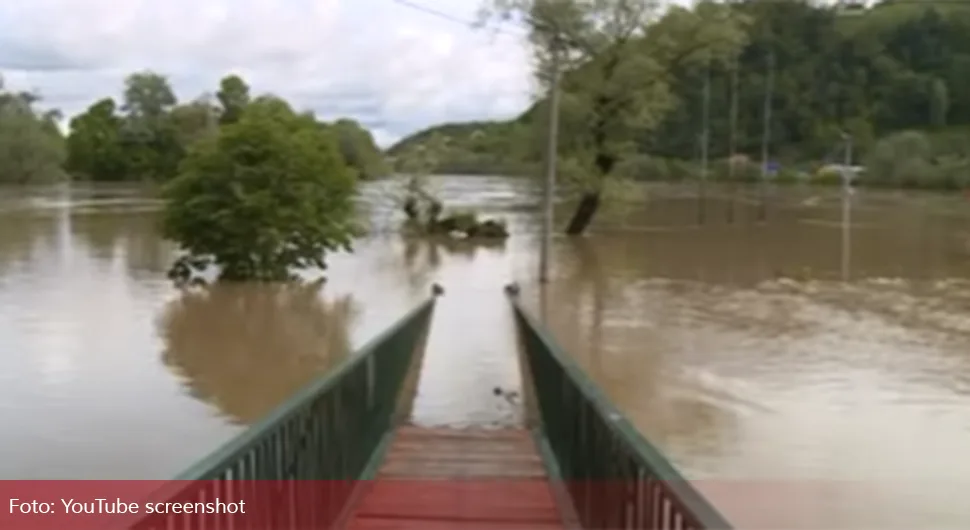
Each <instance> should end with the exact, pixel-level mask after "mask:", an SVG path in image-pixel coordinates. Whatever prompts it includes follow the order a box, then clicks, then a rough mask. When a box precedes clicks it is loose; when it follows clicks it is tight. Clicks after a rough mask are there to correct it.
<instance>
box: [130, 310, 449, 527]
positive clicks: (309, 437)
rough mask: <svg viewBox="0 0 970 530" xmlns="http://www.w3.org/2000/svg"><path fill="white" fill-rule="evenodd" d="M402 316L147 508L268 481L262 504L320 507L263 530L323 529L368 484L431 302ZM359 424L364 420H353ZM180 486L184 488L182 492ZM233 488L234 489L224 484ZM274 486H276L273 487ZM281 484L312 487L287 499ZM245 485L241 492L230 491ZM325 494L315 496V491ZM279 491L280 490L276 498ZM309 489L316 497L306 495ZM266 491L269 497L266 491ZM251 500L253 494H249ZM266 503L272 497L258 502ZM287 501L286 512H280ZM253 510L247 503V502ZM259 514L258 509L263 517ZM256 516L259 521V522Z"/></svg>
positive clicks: (184, 521) (160, 520)
mask: <svg viewBox="0 0 970 530" xmlns="http://www.w3.org/2000/svg"><path fill="white" fill-rule="evenodd" d="M438 294H440V293H439V292H438V291H435V296H433V297H432V298H430V299H429V300H427V301H425V302H423V303H422V304H421V305H419V306H418V307H417V308H415V309H413V310H411V311H409V312H408V313H407V314H406V315H405V316H404V317H402V318H401V319H399V320H398V321H396V322H395V323H394V324H393V325H392V326H391V327H389V328H388V329H386V330H385V331H383V332H382V333H380V334H379V335H378V336H377V337H375V338H373V339H371V340H370V341H368V342H367V343H366V344H365V345H364V346H363V347H361V348H360V349H358V350H357V351H356V352H355V353H352V354H351V356H350V358H348V359H347V360H345V361H344V362H343V363H342V364H341V365H340V366H339V367H337V368H336V369H334V370H333V371H331V372H329V373H328V374H326V375H325V376H323V377H321V378H319V379H317V380H316V381H313V382H311V383H310V384H308V385H306V386H305V387H303V388H302V389H300V390H298V391H297V392H296V393H295V394H294V395H293V396H291V397H290V398H289V399H287V400H286V401H285V402H283V403H282V404H281V405H279V406H278V407H276V408H275V409H274V410H273V411H272V412H271V413H270V414H268V415H267V416H266V417H264V418H263V419H262V420H260V421H258V422H256V423H254V424H253V425H251V426H250V427H248V428H247V429H246V430H244V431H243V432H241V433H239V434H238V435H237V436H235V437H234V438H233V439H231V440H229V441H228V442H226V443H225V444H223V445H222V446H220V447H219V448H217V449H216V450H215V451H213V452H212V453H210V454H209V455H208V456H206V457H204V458H202V459H201V460H200V461H198V462H197V463H196V464H194V465H192V466H191V467H190V468H188V469H187V470H186V471H184V472H183V473H180V474H179V475H178V476H176V477H175V479H174V480H173V481H172V482H171V483H170V484H169V485H167V486H165V487H163V488H162V490H161V491H156V492H155V493H154V494H153V495H152V499H153V500H155V501H167V500H174V499H177V500H179V501H180V502H184V501H193V500H199V499H204V498H209V499H210V500H211V498H213V496H215V497H220V498H222V499H228V498H231V497H232V495H235V494H245V493H246V491H244V490H245V489H246V487H247V485H246V484H248V483H252V482H254V481H267V482H272V483H274V484H273V485H271V486H264V487H262V489H260V490H259V491H258V493H259V494H260V495H262V496H263V498H262V503H263V504H264V505H266V504H272V505H274V506H276V505H280V506H283V509H281V510H280V512H287V510H286V509H285V507H286V506H292V505H293V504H294V499H295V498H296V497H299V496H301V495H302V496H303V497H307V496H309V497H320V498H303V499H299V502H297V503H296V504H300V505H303V503H307V504H311V503H319V504H320V505H327V506H326V509H316V510H304V511H305V512H306V513H301V514H294V513H292V510H290V513H287V514H283V515H281V517H284V518H285V519H284V520H275V521H263V522H264V523H266V524H270V525H271V527H272V528H279V529H281V530H283V529H289V528H309V527H314V528H316V527H329V526H331V525H332V524H334V522H335V520H336V518H338V516H339V515H340V514H341V512H342V510H343V509H345V508H346V507H347V504H349V502H350V500H351V496H352V494H353V491H351V489H352V488H353V485H354V481H356V480H360V479H364V478H368V477H367V476H366V475H368V474H369V473H370V472H371V471H372V470H373V469H374V466H375V464H376V463H377V462H376V459H377V457H379V456H380V453H382V451H381V449H382V447H383V445H384V444H386V440H387V437H388V434H389V433H390V432H391V428H392V424H393V417H394V414H395V412H396V410H397V406H398V397H399V395H400V394H401V391H402V389H403V387H404V382H405V379H406V376H407V374H408V372H409V369H410V367H411V365H412V362H413V360H414V358H415V350H416V349H417V348H418V347H419V346H420V344H421V341H422V339H423V338H424V337H425V335H426V332H427V330H428V328H429V326H430V322H431V315H432V313H433V310H434V305H435V300H436V296H437V295H438ZM362 416H366V417H362ZM186 481H187V482H188V484H186ZM233 481H243V482H241V483H239V482H237V483H236V484H237V485H233V484H231V483H232V482H233ZM277 481H279V482H280V484H276V482H277ZM283 481H287V482H288V483H289V482H293V481H315V482H317V483H318V484H315V485H308V486H306V487H305V488H304V487H303V486H301V490H302V492H300V491H293V489H294V488H293V487H292V484H287V483H283ZM238 484H244V485H238ZM321 487H323V488H325V489H326V490H327V491H325V492H323V491H318V490H319V488H321ZM274 488H276V489H280V490H282V489H287V488H289V490H288V491H276V490H274ZM314 488H316V489H314ZM271 490H272V491H271ZM248 493H249V494H250V495H253V490H252V488H251V489H250V490H249V491H248ZM267 495H271V496H272V498H271V499H267V498H266V496H267ZM286 503H288V504H286ZM250 504H252V502H250ZM266 509H267V507H266V506H264V507H263V510H264V511H266ZM264 515H265V514H264ZM197 526H198V521H192V518H191V517H169V516H167V515H166V516H158V515H156V516H154V517H146V518H145V519H143V520H140V521H139V522H138V523H137V524H135V525H134V526H131V527H130V528H132V529H138V530H147V529H154V528H166V529H173V528H174V529H181V528H186V529H188V528H196V527H197Z"/></svg>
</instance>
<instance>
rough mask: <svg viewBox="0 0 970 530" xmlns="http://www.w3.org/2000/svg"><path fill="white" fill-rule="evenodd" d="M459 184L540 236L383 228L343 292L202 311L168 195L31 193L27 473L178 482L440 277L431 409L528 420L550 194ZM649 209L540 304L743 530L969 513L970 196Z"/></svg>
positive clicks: (432, 418)
mask: <svg viewBox="0 0 970 530" xmlns="http://www.w3.org/2000/svg"><path fill="white" fill-rule="evenodd" d="M436 182H437V185H438V188H439V191H440V193H441V195H442V196H443V197H444V199H445V202H446V203H450V204H454V205H455V206H472V207H476V208H480V209H482V210H483V212H484V213H486V214H495V215H501V216H503V217H506V218H507V219H508V220H509V221H510V222H511V226H512V229H513V231H514V233H515V235H514V237H513V238H511V239H510V240H509V241H508V242H506V243H505V244H504V245H501V246H496V247H491V248H488V247H478V248H473V247H468V246H464V245H461V244H454V245H448V246H445V245H432V244H428V243H421V242H406V241H404V240H402V238H400V237H399V236H397V235H394V234H392V233H389V232H388V231H387V230H383V231H381V230H378V231H377V232H376V233H375V234H374V235H373V236H370V237H369V238H367V239H364V240H362V241H360V242H359V243H358V244H357V246H356V252H355V253H354V254H352V255H338V256H333V257H332V258H331V260H330V261H331V270H330V272H329V278H330V281H329V282H328V284H327V285H326V287H325V288H324V289H323V293H322V295H319V294H317V293H312V292H306V291H305V290H296V289H290V290H281V289H273V290H269V289H266V288H258V289H257V288H253V287H236V288H222V289H218V290H215V291H213V292H211V293H208V294H206V295H204V296H203V295H200V294H192V295H181V294H179V293H178V292H177V291H175V290H174V289H173V288H172V287H171V286H170V285H169V284H168V282H167V280H166V279H165V276H164V271H165V269H166V267H167V266H168V264H169V263H170V261H171V259H172V252H173V249H172V248H171V246H170V245H168V244H166V243H164V242H162V241H160V240H159V239H158V237H157V235H156V232H155V224H154V223H155V219H156V213H154V208H155V205H153V204H152V203H151V202H150V201H139V200H135V199H133V198H132V197H131V196H124V195H119V193H118V192H117V190H114V191H113V192H112V193H110V194H109V195H108V196H98V195H97V194H94V195H92V194H90V193H83V192H79V191H78V190H74V191H73V192H72V193H71V195H69V196H67V195H65V194H64V193H63V192H59V191H50V190H47V191H43V192H40V191H35V192H30V193H18V194H14V193H13V192H10V191H9V190H8V191H4V192H3V194H2V198H0V210H2V211H0V346H2V350H0V366H2V369H0V425H2V426H3V428H2V431H0V432H2V434H0V454H2V455H3V458H2V459H0V478H42V477H59V478H81V477H89V478H100V477H104V478H121V477H130V478H163V477H166V476H171V475H173V474H175V473H176V472H178V471H180V470H181V469H183V468H184V467H186V466H187V465H189V464H190V463H192V462H193V461H194V460H196V459H197V458H199V457H200V456H202V455H203V454H205V453H206V452H207V451H210V450H211V449H213V448H214V447H215V446H216V445H218V444H219V443H220V442H222V441H224V440H225V439H227V438H228V437H230V436H231V435H233V434H234V433H236V432H238V430H239V429H240V428H241V425H244V424H246V423H247V422H250V421H253V420H254V419H256V418H259V417H260V416H262V415H263V414H265V413H266V412H267V411H268V410H270V409H271V408H272V407H273V406H275V405H276V404H278V403H279V402H280V401H281V400H283V399H285V397H286V396H287V395H289V394H290V392H292V391H293V390H294V389H295V388H297V387H299V386H300V385H302V384H304V383H306V382H308V381H309V380H310V379H311V378H312V377H314V375H316V374H320V373H323V372H325V371H326V370H327V369H328V368H329V367H330V366H332V365H333V364H334V363H335V362H338V361H339V360H340V359H343V358H344V357H345V356H346V354H347V352H348V351H349V350H350V349H352V347H353V346H355V345H359V344H361V343H362V342H363V341H365V340H366V339H368V338H370V337H371V336H373V335H374V334H375V333H377V332H378V331H379V330H380V329H382V328H384V327H385V326H387V325H388V324H389V323H390V322H391V321H393V320H394V319H395V318H397V317H398V316H400V315H401V314H402V313H403V311H405V310H406V309H407V308H410V307H412V306H413V305H414V304H416V303H418V302H419V301H421V300H422V299H424V298H425V297H426V296H428V293H429V289H430V285H431V283H433V282H439V283H441V284H442V285H444V286H445V288H446V290H447V293H446V296H445V297H444V298H442V299H441V300H440V302H439V307H438V310H437V311H436V315H435V322H434V327H433V329H432V335H431V338H430V342H429V345H428V351H427V354H426V357H425V371H424V373H423V374H422V380H421V383H420V387H419V393H418V397H417V400H416V403H415V412H414V415H415V420H416V421H418V422H421V423H432V424H438V423H444V424H454V423H476V424H481V423H508V422H516V421H519V411H517V410H515V409H513V408H511V407H510V406H509V405H508V404H506V403H505V402H504V401H503V400H501V399H499V398H495V397H494V396H493V395H492V388H493V387H495V386H503V387H516V386H517V385H519V376H518V372H517V364H516V360H515V342H514V339H513V336H512V333H511V324H512V321H511V316H510V314H509V312H508V306H507V301H506V299H505V296H504V294H503V292H502V286H503V285H505V284H506V283H508V282H509V281H512V280H518V281H520V282H521V283H523V284H528V282H529V279H530V278H532V277H534V276H535V267H536V255H537V238H536V235H537V234H536V227H537V224H536V219H537V218H536V215H535V214H534V213H533V211H532V208H530V206H531V205H532V204H534V202H535V191H536V190H534V189H533V184H532V183H530V182H528V181H522V180H509V179H495V178H443V179H438V180H437V181H436ZM628 195H630V196H631V197H632V198H633V199H635V200H630V201H628V202H627V203H624V204H622V205H618V206H616V207H614V208H612V209H611V211H609V212H606V215H604V216H603V217H602V218H601V220H600V222H599V224H598V225H597V227H596V228H597V233H596V235H592V236H590V237H587V238H584V239H581V240H578V241H571V240H567V239H565V238H558V239H557V240H556V242H555V244H554V248H553V258H554V263H555V265H554V270H553V281H552V283H551V284H550V287H549V289H548V291H547V292H546V293H545V295H544V297H543V296H540V295H539V293H538V292H536V291H535V289H527V291H526V296H527V297H528V299H529V300H531V303H532V305H533V307H534V308H535V310H536V311H537V312H540V313H542V314H543V316H544V317H545V318H547V319H548V322H549V326H550V327H551V328H552V330H553V332H554V334H555V335H556V337H557V338H558V339H559V340H560V342H561V343H563V345H564V346H566V348H567V349H568V350H569V351H571V352H572V353H573V354H575V355H576V356H577V357H578V359H579V360H580V362H581V363H582V364H583V365H584V366H586V367H587V368H588V369H589V371H590V373H591V374H592V375H593V377H594V379H596V380H597V381H598V382H599V383H601V384H602V385H603V386H604V388H605V389H606V391H607V393H608V394H609V395H610V396H611V397H612V398H613V399H614V400H615V401H616V402H617V404H618V405H619V406H620V407H621V408H622V409H623V410H624V411H626V412H627V413H628V414H629V415H630V417H631V419H632V420H633V421H634V422H635V423H636V424H637V425H638V426H639V427H640V428H641V429H642V430H643V432H644V433H646V434H647V436H648V437H649V438H650V439H651V440H652V441H654V442H655V443H656V444H657V445H659V446H660V447H662V448H663V449H664V450H665V451H666V452H667V453H668V454H669V455H670V456H671V458H672V459H673V460H674V461H675V462H676V463H677V465H678V466H679V467H680V468H681V469H682V470H683V471H684V472H685V473H686V474H688V475H689V476H691V477H694V478H698V479H710V480H711V482H704V483H703V484H702V487H703V488H705V489H706V490H708V491H710V492H711V495H712V499H713V500H714V502H715V503H716V504H717V505H718V506H719V507H720V508H721V509H722V510H723V511H724V512H725V513H726V514H727V515H728V516H729V518H732V519H734V520H735V521H737V522H739V523H748V524H749V525H750V526H757V527H763V528H766V527H770V528H791V527H796V526H798V527H815V528H876V527H880V528H886V527H893V528H912V527H927V528H943V527H966V526H967V525H968V524H970V508H966V507H965V506H966V504H965V503H964V502H963V499H962V498H961V497H962V495H961V493H962V492H965V491H967V490H968V487H970V459H967V458H965V457H966V456H967V455H968V454H970V453H968V451H970V318H968V317H970V216H967V215H966V214H964V213H962V212H961V209H962V210H970V205H968V204H967V203H966V202H965V201H964V202H961V201H960V200H958V199H940V198H934V197H931V196H923V197H921V198H916V199H913V198H910V199H901V198H899V197H897V196H894V195H893V194H886V193H881V194H875V193H860V194H857V195H856V196H854V197H853V199H852V208H851V221H852V226H851V229H845V228H844V226H843V223H842V219H843V215H844V209H843V204H842V202H841V200H840V198H839V197H838V195H837V194H833V192H825V193H818V192H810V191H794V190H789V191H785V192H784V193H782V192H773V193H771V194H770V195H769V197H770V207H769V208H768V222H767V223H765V224H757V223H756V222H755V221H756V220H757V218H758V216H759V206H758V203H757V201H756V198H757V197H758V193H757V192H749V193H748V194H747V195H746V196H744V197H739V199H738V200H737V201H736V202H735V207H734V208H733V209H732V208H729V207H728V206H727V203H726V202H724V201H718V200H714V199H711V200H709V201H708V202H707V203H706V207H705V212H704V218H705V226H704V227H698V226H697V220H698V218H699V214H698V202H697V199H696V198H695V197H691V196H690V194H689V193H684V192H683V190H676V189H656V188H654V189H651V190H649V191H643V192H637V193H636V194H632V195H631V194H628ZM678 195H681V196H678ZM714 195H715V194H714V193H711V194H710V196H714ZM135 197H136V196H135ZM388 205H389V200H388V193H387V191H386V190H385V189H384V188H382V186H381V185H380V184H372V185H369V187H368V188H367V189H365V190H364V193H363V197H362V211H363V212H364V214H365V215H368V216H369V217H370V219H371V220H372V224H373V226H374V227H377V228H380V227H385V228H386V227H387V226H388V225H393V224H394V223H395V222H396V221H395V218H394V216H393V215H392V214H391V212H388V211H387V210H388V208H387V206H388ZM731 211H733V215H731V217H732V218H733V219H734V221H735V222H734V223H733V224H728V223H727V221H726V219H727V218H728V216H729V212H731ZM541 302H544V303H541ZM718 480H719V481H718ZM766 488H767V489H766ZM806 488H807V489H806ZM809 490H810V491H809ZM766 491H767V492H768V493H770V494H772V495H773V497H772V499H771V500H772V502H770V503H767V502H765V497H764V496H763V495H765V492H766ZM785 491H787V492H788V493H787V494H786V495H785V499H784V500H783V501H780V500H778V499H776V498H775V497H777V495H779V494H780V493H779V492H785Z"/></svg>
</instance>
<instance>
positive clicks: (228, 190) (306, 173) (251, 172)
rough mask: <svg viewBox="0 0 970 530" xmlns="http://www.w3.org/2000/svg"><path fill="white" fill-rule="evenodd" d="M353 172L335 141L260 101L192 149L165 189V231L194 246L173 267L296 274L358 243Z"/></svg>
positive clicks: (224, 273)
mask: <svg viewBox="0 0 970 530" xmlns="http://www.w3.org/2000/svg"><path fill="white" fill-rule="evenodd" d="M354 185H355V178H354V174H353V171H352V170H350V168H348V167H347V166H346V164H345V163H344V161H343V158H342V157H341V155H340V152H339V148H338V145H337V140H336V138H335V137H334V136H333V134H331V133H329V132H328V131H326V130H325V129H324V127H322V126H321V125H320V124H319V123H316V122H315V121H314V120H313V119H312V118H308V117H306V116H301V115H298V114H296V113H294V112H293V110H292V109H291V108H290V107H289V105H288V104H287V103H286V102H285V101H282V100H279V99H276V98H272V97H264V98H259V99H257V100H255V101H254V102H253V103H251V104H250V105H249V106H248V107H247V108H246V109H245V110H244V111H243V113H242V115H241V116H240V119H239V121H238V122H236V123H234V124H230V125H225V126H224V127H222V129H221V130H220V131H219V134H218V135H217V136H216V137H215V138H212V139H207V140H203V141H202V142H200V143H198V144H196V145H195V146H194V147H193V148H192V149H191V150H190V152H189V154H188V156H187V158H186V159H185V161H184V162H183V164H182V167H181V171H180V173H179V175H178V176H177V177H176V178H175V179H174V180H172V181H171V182H169V183H168V184H167V185H166V186H165V188H164V192H163V196H164V198H165V199H166V201H167V205H166V208H165V212H164V217H163V229H164V235H165V236H166V237H168V238H169V239H172V240H174V241H177V242H178V243H179V244H180V245H181V247H182V249H183V250H184V251H185V252H186V255H185V256H183V257H182V258H180V259H179V260H178V261H177V262H176V263H175V265H174V266H173V268H172V271H171V276H172V277H173V278H175V279H177V280H186V279H188V278H190V277H191V276H192V275H193V274H195V273H198V272H201V271H204V270H206V269H207V268H209V267H210V266H216V267H217V268H218V269H219V270H220V277H221V278H222V279H225V280H259V281H277V280H286V279H292V278H293V276H292V274H291V273H292V270H293V269H294V268H306V267H317V268H320V269H323V268H325V266H326V263H325V256H326V253H327V252H328V251H335V250H339V249H348V250H349V249H350V242H351V237H352V235H353V233H354V227H353V225H352V222H351V217H352V213H353V200H352V199H353V194H354Z"/></svg>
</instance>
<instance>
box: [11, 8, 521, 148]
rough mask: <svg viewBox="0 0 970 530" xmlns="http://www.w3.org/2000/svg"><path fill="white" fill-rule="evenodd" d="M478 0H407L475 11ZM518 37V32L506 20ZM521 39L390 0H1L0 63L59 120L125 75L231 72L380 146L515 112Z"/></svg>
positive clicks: (463, 14)
mask: <svg viewBox="0 0 970 530" xmlns="http://www.w3.org/2000/svg"><path fill="white" fill-rule="evenodd" d="M480 1H481V0H413V3H416V4H418V5H420V6H426V7H428V8H431V9H434V10H438V11H441V12H445V13H447V14H449V15H453V16H454V17H456V18H460V19H466V20H473V19H474V16H475V13H476V10H477V8H478V7H479V5H480ZM508 30H509V31H510V32H512V33H516V34H518V33H520V31H516V30H517V28H514V27H510V28H508ZM529 57H530V55H529V53H528V51H527V49H526V47H525V45H524V42H523V40H522V38H521V37H520V36H517V35H510V34H506V33H501V34H496V33H494V32H485V31H476V30H473V29H470V28H468V27H466V26H463V25H461V24H458V23H455V22H453V21H449V20H447V19H443V18H440V17H435V16H433V15H430V14H428V13H425V12H422V11H420V10H417V9H414V8H409V7H406V6H404V5H401V4H399V3H396V2H395V1H394V0H166V1H158V0H24V1H15V0H2V1H0V72H2V74H3V76H4V78H5V79H6V82H7V85H8V87H10V88H15V89H37V90H39V91H40V93H41V95H42V96H43V97H44V102H45V106H52V107H57V108H60V109H61V110H63V111H64V112H65V113H66V114H67V115H73V114H75V113H77V112H80V111H83V109H84V108H86V107H87V106H88V105H90V104H91V103H92V102H94V101H96V100H97V99H99V98H102V97H105V96H114V97H120V91H121V87H122V80H123V79H124V77H125V75H127V74H128V73H130V72H132V71H135V70H141V69H153V70H156V71H158V72H161V73H164V74H166V75H168V76H169V79H170V80H171V82H172V85H173V86H174V88H175V90H176V93H177V94H178V96H179V98H180V99H181V100H187V99H192V98H195V97H196V96H198V95H200V94H201V93H203V92H205V91H210V92H211V91H214V90H215V88H216V86H217V83H218V80H219V79H220V78H221V77H222V76H224V75H225V74H227V73H229V72H235V73H238V74H240V75H242V76H243V77H244V78H245V79H246V80H247V81H248V82H249V83H250V84H251V85H252V87H253V90H254V92H257V93H262V92H273V93H276V94H278V95H281V96H283V97H285V98H287V99H288V100H290V101H291V102H292V103H293V104H294V105H295V106H297V107H299V108H300V109H313V110H314V111H316V112H317V114H318V116H320V117H321V118H324V119H332V118H334V117H338V116H348V117H352V118H355V119H358V120H359V121H361V122H362V123H364V124H365V125H367V126H368V127H370V128H371V129H372V130H373V131H374V133H375V136H376V137H377V139H378V141H379V142H380V143H382V144H384V145H386V144H387V143H388V142H392V141H394V140H396V139H398V138H399V137H401V136H403V135H406V134H408V133H410V132H413V131H415V130H417V129H420V128H423V127H426V126H428V125H432V124H435V123H439V122H442V121H459V120H472V119H487V118H501V117H509V116H513V115H515V114H517V113H519V112H520V111H521V110H523V108H524V107H525V106H526V105H527V104H528V102H529V101H530V98H531V94H532V92H533V86H532V81H531V75H530V67H529Z"/></svg>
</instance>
